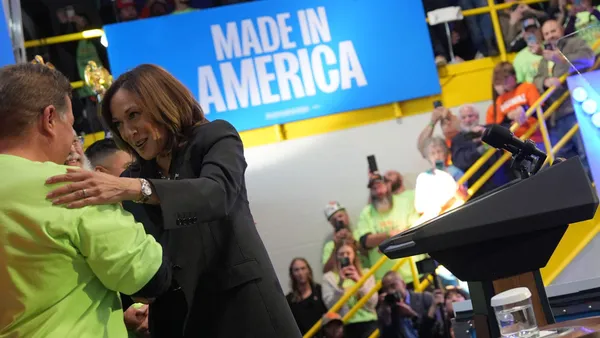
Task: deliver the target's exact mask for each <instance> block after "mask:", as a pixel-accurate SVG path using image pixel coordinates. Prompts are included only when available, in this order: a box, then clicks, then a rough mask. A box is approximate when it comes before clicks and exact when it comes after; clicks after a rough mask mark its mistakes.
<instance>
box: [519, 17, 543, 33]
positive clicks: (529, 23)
mask: <svg viewBox="0 0 600 338" xmlns="http://www.w3.org/2000/svg"><path fill="white" fill-rule="evenodd" d="M522 25H523V31H526V30H527V29H528V28H530V27H536V28H540V22H539V21H538V19H536V18H527V19H525V20H523V23H522Z"/></svg>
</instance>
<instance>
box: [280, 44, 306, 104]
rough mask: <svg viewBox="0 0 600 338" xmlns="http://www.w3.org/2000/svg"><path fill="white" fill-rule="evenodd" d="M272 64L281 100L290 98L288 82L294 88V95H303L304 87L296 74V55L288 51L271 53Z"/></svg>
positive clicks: (297, 68)
mask: <svg viewBox="0 0 600 338" xmlns="http://www.w3.org/2000/svg"><path fill="white" fill-rule="evenodd" d="M273 64H274V65H275V74H277V84H278V85H279V94H280V95H281V100H282V101H287V100H291V99H292V93H291V92H290V83H291V84H292V89H293V90H294V97H296V98H301V97H304V87H303V85H302V80H301V79H300V76H298V70H299V69H300V66H299V64H298V58H297V57H296V55H294V54H292V53H288V52H284V53H278V54H275V55H273ZM286 65H287V66H286Z"/></svg>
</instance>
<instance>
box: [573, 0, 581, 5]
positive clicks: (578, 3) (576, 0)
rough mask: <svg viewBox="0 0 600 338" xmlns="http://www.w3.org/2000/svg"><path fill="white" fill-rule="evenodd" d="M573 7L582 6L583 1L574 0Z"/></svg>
mask: <svg viewBox="0 0 600 338" xmlns="http://www.w3.org/2000/svg"><path fill="white" fill-rule="evenodd" d="M573 5H575V6H581V0H573Z"/></svg>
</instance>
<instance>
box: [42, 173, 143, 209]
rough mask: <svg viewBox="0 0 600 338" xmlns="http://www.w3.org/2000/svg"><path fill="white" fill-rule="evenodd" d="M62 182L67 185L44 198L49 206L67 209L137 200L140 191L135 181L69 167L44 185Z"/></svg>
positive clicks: (139, 184)
mask: <svg viewBox="0 0 600 338" xmlns="http://www.w3.org/2000/svg"><path fill="white" fill-rule="evenodd" d="M63 182H70V183H69V184H66V185H63V186H61V187H60V188H56V189H54V190H52V191H51V192H50V193H49V194H48V195H46V198H47V199H50V200H52V204H55V205H61V204H66V205H67V207H68V208H81V207H84V206H87V205H98V204H114V203H120V202H122V201H127V200H137V199H138V198H139V197H140V194H141V189H142V184H141V182H140V181H139V180H138V179H135V178H127V177H115V176H112V175H108V174H104V173H100V172H96V171H88V170H83V169H71V168H69V169H67V173H66V174H64V175H57V176H53V177H50V178H49V179H47V180H46V184H55V183H63Z"/></svg>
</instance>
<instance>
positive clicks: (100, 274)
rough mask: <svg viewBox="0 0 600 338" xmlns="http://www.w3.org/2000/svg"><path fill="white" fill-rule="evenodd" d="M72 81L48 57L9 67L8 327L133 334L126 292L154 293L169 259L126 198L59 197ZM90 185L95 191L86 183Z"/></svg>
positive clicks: (167, 274)
mask: <svg viewBox="0 0 600 338" xmlns="http://www.w3.org/2000/svg"><path fill="white" fill-rule="evenodd" d="M70 94H71V86H70V83H69V81H68V80H67V78H66V77H64V76H63V75H62V74H61V73H60V72H58V71H56V70H54V69H50V68H48V67H47V66H44V65H41V64H30V63H25V64H18V65H11V66H6V67H4V68H0V102H2V105H0V175H2V177H5V178H7V179H6V180H5V182H4V183H3V184H2V186H0V199H1V200H2V203H1V204H0V224H2V231H1V232H0V243H1V244H2V250H0V266H2V267H3V268H2V269H0V299H1V301H0V337H34V338H35V337H48V338H53V337H61V338H62V337H90V336H97V337H126V336H127V331H126V329H125V324H124V322H123V310H122V307H121V302H120V299H119V295H118V292H121V293H124V294H127V295H133V296H134V297H139V298H144V299H151V298H153V297H157V296H159V295H161V294H162V293H164V292H166V291H167V290H168V289H169V287H170V286H171V271H170V269H171V268H170V264H169V263H168V261H167V260H166V258H165V257H164V256H163V250H162V247H161V246H160V244H158V243H157V242H156V241H155V240H154V238H153V237H152V236H149V235H147V234H146V233H145V231H144V228H143V226H142V224H140V223H136V222H135V220H134V218H133V216H132V215H131V214H129V213H127V212H125V211H124V210H123V209H122V208H121V206H120V205H118V204H112V205H103V206H89V207H85V208H81V209H70V208H66V207H63V206H57V205H53V203H52V201H50V200H48V199H47V198H46V195H47V194H48V193H49V192H50V191H51V190H52V189H54V188H56V185H50V184H44V182H46V180H47V179H48V178H49V177H51V176H53V175H57V174H63V173H65V172H66V170H67V168H68V167H66V166H64V165H62V163H64V162H65V159H66V158H67V156H68V154H69V152H70V150H71V147H72V145H73V126H72V125H73V120H74V117H73V111H72V108H71V100H70ZM81 194H83V195H85V194H87V192H86V191H81Z"/></svg>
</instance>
